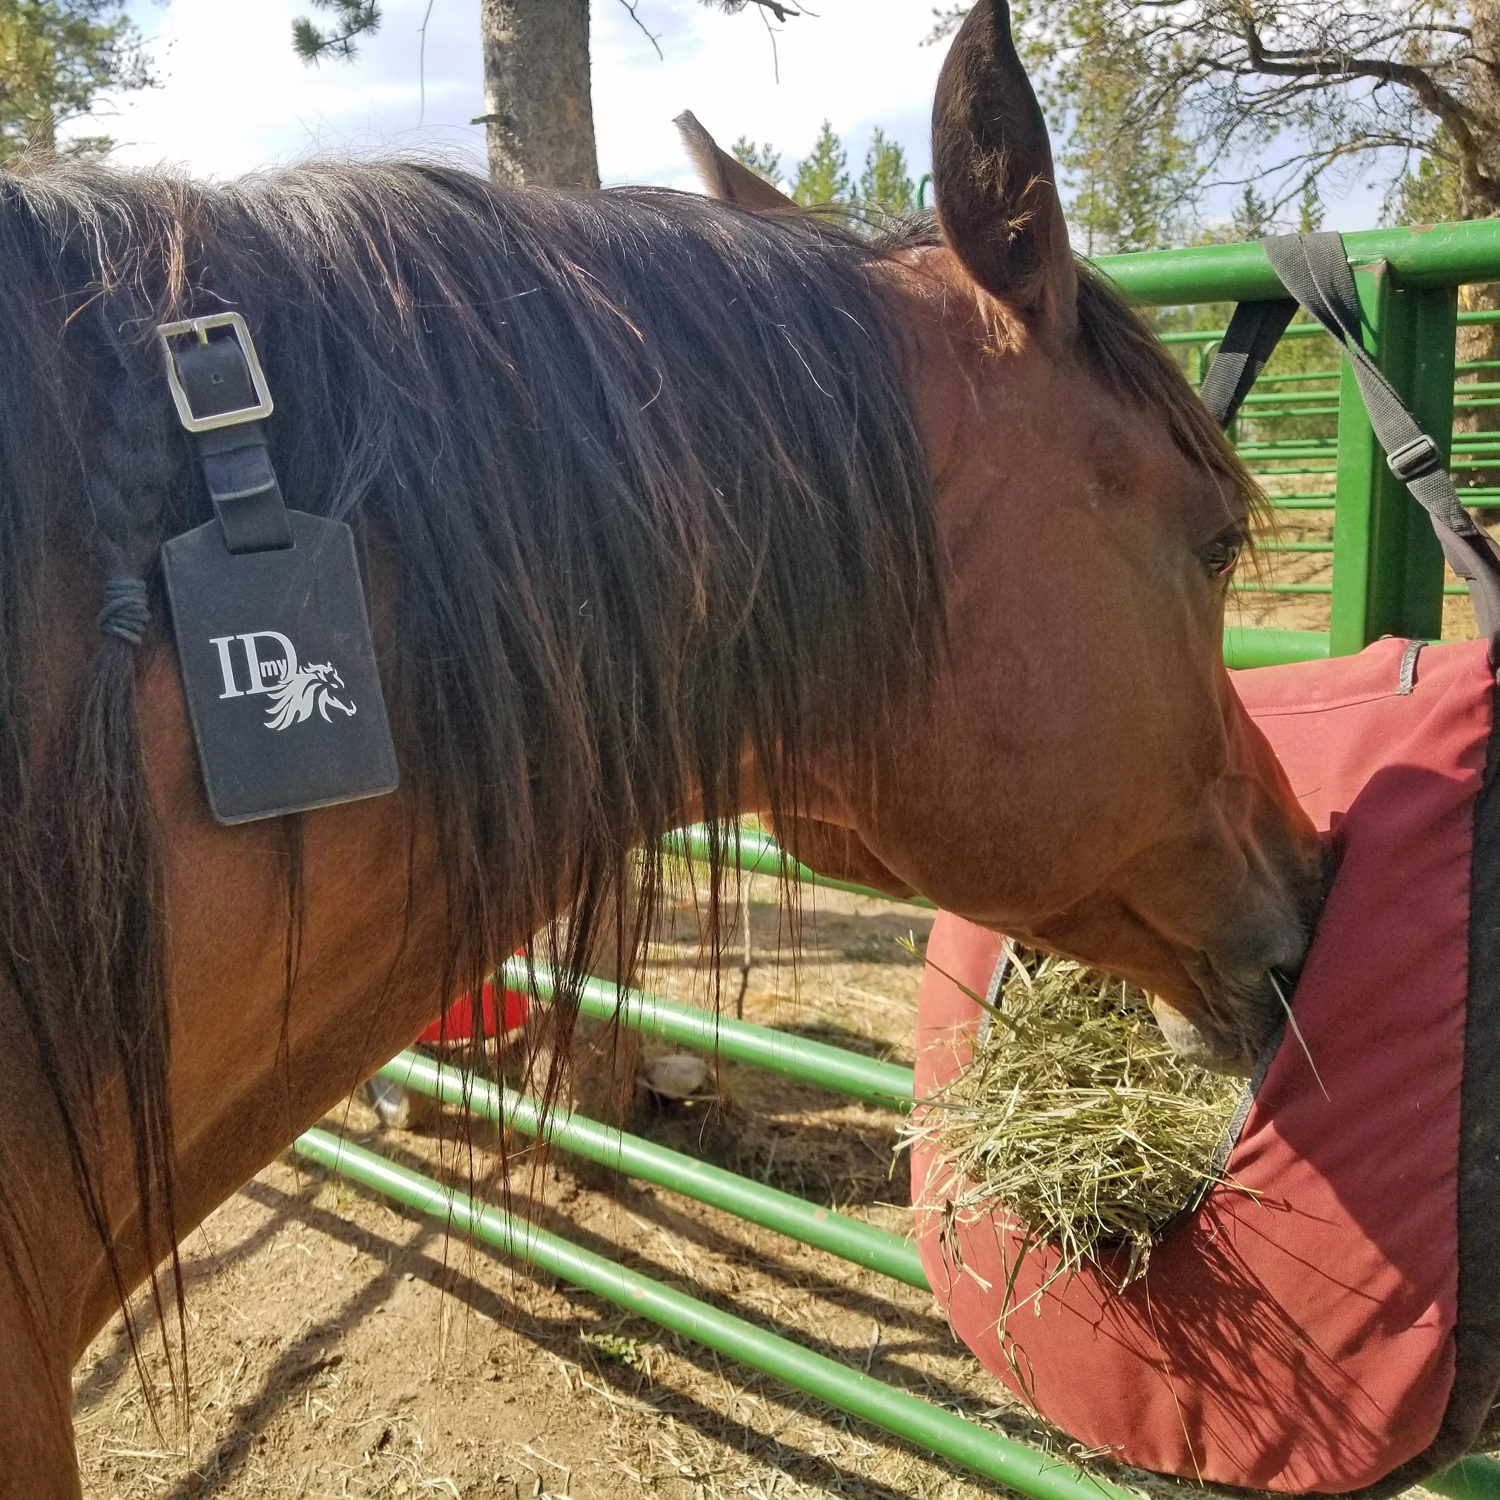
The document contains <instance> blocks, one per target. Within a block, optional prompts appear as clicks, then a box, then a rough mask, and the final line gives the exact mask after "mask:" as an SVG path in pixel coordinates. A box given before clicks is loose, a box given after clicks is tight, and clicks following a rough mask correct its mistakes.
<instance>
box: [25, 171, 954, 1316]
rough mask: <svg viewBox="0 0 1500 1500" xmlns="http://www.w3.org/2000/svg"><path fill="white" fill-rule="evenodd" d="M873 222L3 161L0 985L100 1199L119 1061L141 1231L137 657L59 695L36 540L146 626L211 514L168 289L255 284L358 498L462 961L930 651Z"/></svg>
mask: <svg viewBox="0 0 1500 1500" xmlns="http://www.w3.org/2000/svg"><path fill="white" fill-rule="evenodd" d="M883 255H884V252H883V251H882V250H881V249H879V248H878V247H875V246H873V245H871V244H870V243H867V242H862V241H861V240H859V239H858V238H856V237H854V236H852V235H845V234H843V233H840V232H838V231H836V230H832V229H830V228H828V227H827V226H824V225H819V224H818V223H817V222H816V221H809V220H801V219H797V218H795V217H794V218H791V219H786V218H783V219H781V220H779V221H775V222H772V221H768V220H763V219H758V218H755V217H753V216H750V215H748V214H745V213H742V212H740V211H738V210H736V209H733V208H730V207H725V206H721V205H717V204H714V203H711V202H709V201H707V200H704V199H701V198H697V197H689V196H685V195H681V194H675V193H669V192H661V191H647V190H621V191H613V192H606V193H600V194H581V193H580V194H570V193H558V192H547V191H540V190H525V189H501V188H497V187H495V186H494V185H492V184H491V183H489V182H487V181H485V180H483V179H481V178H478V177H475V176H471V175H467V174H465V173H463V172H460V171H456V170H449V169H443V168H438V167H432V166H418V165H409V164H408V165H402V164H394V165H352V164H347V163H340V164H326V165H312V166H304V167H299V168H295V169H292V170H286V171H278V172H275V173H271V174H267V175H265V176H262V177H256V178H251V179H248V180H246V181H244V182H240V183H236V184H232V185H229V186H224V187H208V186H201V185H197V184H192V183H188V182H185V181H182V180H180V179H177V178H174V177H170V176H165V175H158V174H142V173H134V172H122V171H115V170H111V169H108V168H105V167H100V166H88V165H78V164H52V165H43V166H39V167H37V168H34V169H32V170H30V171H27V172H24V173H22V174H19V175H15V174H10V175H7V174H3V173H0V999H3V995H4V991H5V990H6V989H7V988H8V989H9V990H10V991H11V992H12V994H13V996H14V1002H13V1003H15V1004H16V1005H18V1006H19V1009H20V1014H21V1016H22V1017H23V1018H24V1025H25V1028H26V1030H27V1031H28V1032H29V1033H30V1035H31V1036H32V1037H33V1038H34V1039H35V1044H36V1046H37V1047H38V1048H39V1051H40V1056H41V1059H42V1065H43V1068H44V1071H45V1072H46V1074H47V1076H48V1078H49V1081H50V1087H51V1089H52V1093H53V1097H54V1100H55V1102H56V1104H57V1107H58V1109H59V1112H60V1115H61V1118H62V1119H63V1120H64V1122H65V1128H66V1129H67V1132H68V1135H69V1138H70V1146H71V1149H72V1152H73V1158H74V1162H75V1170H76V1174H77V1177H78V1181H79V1185H80V1189H81V1190H82V1191H83V1192H84V1194H85V1199H86V1201H88V1202H89V1203H91V1204H92V1205H93V1209H94V1213H95V1220H96V1224H97V1225H98V1226H99V1227H100V1230H101V1233H102V1232H103V1225H104V1207H103V1205H102V1204H101V1203H100V1202H99V1200H98V1196H97V1195H98V1192H99V1187H98V1184H97V1180H96V1174H95V1172H94V1170H93V1166H92V1161H91V1153H90V1151H89V1150H88V1148H87V1145H86V1143H87V1142H88V1140H89V1139H90V1138H91V1134H92V1125H91V1119H92V1110H93V1107H94V1102H95V1099H96V1097H97V1094H98V1091H99V1089H100V1087H101V1086H102V1084H103V1082H104V1081H105V1080H108V1079H110V1078H111V1077H115V1076H120V1075H123V1077H124V1080H125V1088H126V1094H127V1097H128V1101H129V1108H130V1118H131V1128H132V1134H133V1137H134V1145H135V1149H136V1154H137V1160H138V1162H139V1171H138V1183H139V1187H140V1190H141V1196H142V1199H143V1201H144V1202H145V1203H146V1204H147V1205H148V1206H149V1208H148V1214H149V1217H148V1224H151V1225H154V1230H153V1238H154V1242H155V1244H156V1247H157V1249H158V1251H165V1249H166V1247H167V1243H168V1241H169V1238H170V1237H171V1235H172V1233H173V1225H172V1223H171V1196H170V1194H171V1188H170V1184H171V1153H172V1137H171V1126H170V1121H169V1119H168V1117H167V1110H166V1079H167V1067H168V1057H169V1048H170V1035H169V1026H168V1019H167V1017H168V1011H167V1005H166V999H165V992H166V983H167V979H166V969H165V957H164V955H165V951H166V949H165V938H164V935H163V926H162V914H161V887H160V872H159V864H158V860H157V856H156V851H155V847H154V842H153V840H154V834H153V828H152V816H151V810H150V809H149V807H148V805H147V796H146V791H145V783H144V778H143V772H142V764H141V756H140V749H139V745H138V743H137V729H136V723H135V706H134V680H135V673H136V670H137V664H138V661H139V656H138V654H136V653H134V652H133V651H132V650H131V648H130V647H129V646H127V645H125V644H124V643H123V642H120V641H118V640H113V639H105V638H101V640H100V643H99V647H98V651H97V655H96V657H95V660H94V662H93V664H92V666H91V667H90V668H89V670H88V672H87V673H86V675H85V679H84V681H83V683H82V685H81V687H80V688H79V690H78V691H79V694H80V696H79V698H78V700H77V702H76V703H73V704H68V705H61V706H58V707H57V708H56V711H55V712H52V713H50V714H49V713H45V712H43V710H42V708H41V707H39V706H38V705H39V702H40V700H39V699H38V697H37V695H36V694H35V693H34V692H33V688H34V682H33V674H34V672H35V670H36V666H37V661H38V656H39V645H40V643H39V640H38V623H39V622H40V621H42V620H44V619H45V618H46V617H47V605H48V600H47V598H46V597H45V593H44V589H45V579H46V578H47V576H48V574H47V572H46V569H45V567H44V565H43V564H44V560H45V559H46V558H47V557H49V556H56V555H57V554H58V552H59V551H62V552H64V553H65V552H67V551H68V550H70V549H71V550H72V551H73V552H74V553H78V552H82V553H83V554H84V555H85V556H86V557H87V558H88V559H89V560H90V562H91V564H92V565H93V566H94V568H95V569H96V580H97V585H98V586H99V587H101V588H102V582H103V578H104V577H105V576H118V575H120V574H121V573H127V574H128V573H131V572H134V573H137V574H142V575H144V576H145V577H146V578H147V579H148V581H149V582H150V583H151V587H152V592H153V598H154V601H155V610H154V612H155V618H156V621H157V623H156V625H155V626H154V627H153V635H152V636H150V637H148V640H147V642H146V645H145V647H144V648H143V649H145V650H150V649H154V648H160V647H161V646H162V644H163V640H164V634H165V632H164V630H163V627H162V624H161V621H162V619H163V614H164V602H163V600H162V597H161V588H160V582H159V577H158V569H157V566H156V561H155V559H156V553H157V549H158V548H159V546H160V543H161V542H162V540H163V539H164V538H166V537H167V536H170V535H172V534H174V533H176V532H178V531H180V530H182V529H184V528H186V527H188V526H191V525H194V524H197V523H198V522H200V521H202V520H204V519H206V518H207V516H208V506H207V500H206V497H205V495H204V494H203V491H202V486H201V481H200V480H199V479H198V477H197V476H196V474H195V472H194V471H193V468H192V466H191V465H190V463H189V462H188V457H189V454H188V449H187V446H186V443H185V440H184V439H183V436H182V434H181V433H180V431H178V430H176V429H175V426H174V420H173V418H172V415H171V411H170V406H169V404H168V398H167V392H166V389H165V384H164V382H163V380H162V378H161V373H160V356H159V354H158V352H157V350H156V349H155V348H154V347H153V346H152V332H153V327H154V325H155V324H156V323H158V322H164V321H168V320H172V319H177V318H183V317H189V316H194V315H198V314H202V313H208V312H214V311H218V310H221V309H224V308H235V309H238V310H239V311H241V312H242V313H243V314H244V315H245V317H246V319H247V320H248V322H249V325H250V327H251V329H252V331H253V334H254V337H255V340H256V342H257V345H258V347H259V350H260V353H261V355H262V358H263V361H264V364H265V368H266V372H267V375H268V377H269V381H270V384H271V387H272V390H273V392H274V394H275V399H276V403H277V410H276V415H275V416H274V418H273V419H272V423H271V434H272V441H273V449H274V457H275V461H276V464H277V468H278V471H279V473H280V477H281V481H282V485H283V488H284V490H285V492H286V494H287V497H288V500H289V503H290V504H292V505H293V506H295V507H300V508H303V509H306V510H310V511H315V512H319V513H322V514H328V515H334V516H339V517H343V518H346V519H348V520H349V521H351V522H352V524H353V525H354V527H355V529H356V533H357V535H358V536H359V538H360V541H361V545H362V547H363V549H364V551H365V554H366V557H367V561H368V563H369V567H368V569H367V581H369V580H370V579H375V580H378V585H377V586H378V588H379V589H380V591H381V597H380V600H379V601H378V602H379V604H380V605H381V606H382V608H377V614H380V613H382V612H383V607H385V606H388V613H387V623H386V625H385V628H384V632H383V642H384V649H383V668H384V671H385V673H386V676H387V682H388V693H389V699H390V707H391V714H392V720H393V724H394V726H395V728H396V731H397V737H398V749H399V752H400V756H401V761H402V774H403V778H404V783H405V787H406V789H407V791H406V795H408V796H409V797H411V798H412V799H413V805H414V806H417V807H419V808H422V809H424V810H426V812H427V813H428V814H430V817H431V820H432V826H433V827H434V829H435V830H436V832H437V836H438V839H439V842H440V846H441V858H442V864H443V868H444V870H445V871H446V872H447V880H448V883H449V887H448V896H449V911H450V913H451V933H450V941H449V949H450V964H449V968H450V980H451V982H450V985H449V993H457V992H458V991H459V990H460V989H462V988H465V987H469V986H472V985H473V984H474V983H475V982H476V981H477V980H478V979H480V978H481V977H482V976H483V975H484V974H485V973H486V972H487V971H488V970H489V969H490V968H492V967H493V966H494V965H495V964H496V963H498V962H499V961H500V960H501V959H503V958H504V957H505V956H506V952H507V950H508V947H509V945H510V944H512V943H513V942H515V941H516V939H517V936H518V929H517V923H518V921H522V920H523V919H524V915H525V914H534V913H536V912H538V911H542V910H550V909H551V908H552V906H553V904H554V900H555V893H557V892H558V891H562V892H564V893H568V894H571V896H572V897H574V898H575V912H576V915H575V918H574V920H573V921H572V923H571V924H570V926H569V928H568V933H569V939H568V941H569V948H570V952H569V954H568V961H569V962H570V963H571V964H572V966H573V967H574V968H575V969H577V968H579V967H581V966H582V965H583V963H584V962H585V960H586V958H587V955H588V951H589V949H590V948H591V947H596V946H597V943H598V940H599V934H598V933H597V931H595V928H596V926H597V921H598V916H597V914H598V913H599V912H600V911H602V910H606V909H609V904H610V901H611V899H612V896H613V894H614V893H615V891H616V890H617V888H618V887H619V885H620V884H621V882H622V881H623V880H624V879H625V878H626V871H627V868H628V855H629V850H630V849H631V848H632V846H634V845H635V844H636V843H637V842H638V841H640V840H641V839H642V838H649V837H651V836H654V835H655V834H657V833H659V832H661V831H662V830H663V829H664V828H666V827H669V826H671V825H672V824H673V823H674V822H675V821H677V819H678V818H679V817H680V816H681V811H682V808H683V805H684V800H685V796H686V794H687V792H688V791H689V789H696V790H697V791H698V794H699V796H700V798H701V806H702V810H703V814H704V816H706V817H707V818H708V819H715V818H718V817H721V816H724V815H727V814H730V813H732V812H734V811H735V810H736V809H737V807H738V805H739V797H740V790H741V789H740V786H739V778H740V765H741V761H742V756H743V751H744V749H745V747H746V746H750V747H752V748H753V749H754V750H755V751H756V753H757V756H758V760H759V763H760V765H761V767H762V769H763V770H764V772H765V774H766V775H767V777H768V779H769V794H770V801H771V804H772V810H773V812H775V813H776V814H777V815H779V816H783V817H785V816H788V815H792V814H794V813H795V810H796V807H797V805H798V800H799V781H798V772H799V768H800V767H802V766H803V765H805V762H806V757H807V755H808V754H809V753H810V752H812V751H813V750H816V749H819V748H822V747H829V746H838V745H841V744H846V745H847V744H851V743H853V742H855V741H856V740H857V738H858V736H859V735H860V734H861V733H862V732H867V731H868V729H869V727H870V726H872V725H878V724H879V722H880V721H881V719H882V717H883V716H884V714H885V713H886V711H887V710H888V709H890V708H891V707H892V706H893V705H894V704H895V703H896V702H898V701H899V700H901V699H902V698H903V696H904V695H905V694H906V693H907V692H908V690H909V689H910V687H911V685H912V683H913V682H914V681H915V680H917V679H918V678H919V677H920V674H921V673H922V672H923V671H924V670H925V669H926V668H925V665H924V664H925V663H927V662H929V661H930V659H931V655H932V651H933V648H934V646H935V644H936V641H937V638H938V634H939V632H940V628H941V626H940V620H941V597H940V595H941V589H940V582H939V573H940V568H939V559H938V552H937V544H936V541H935V537H934V529H933V518H932V513H931V506H930V499H929V481H928V474H927V467H926V462H925V458H924V454H923V452H922V447H921V443H920V441H919V437H918V434H917V431H916V428H915V424H914V420H913V416H912V412H911V407H910V400H909V394H908V390H907V385H906V378H905V373H904V369H903V359H902V350H901V347H900V344H899V339H898V336H897V334H896V332H895V330H894V329H893V327H892V324H891V321H890V317H889V314H888V311H887V309H886V306H885V305H884V304H883V302H882V298H881V296H880V293H879V290H878V287H877V282H878V279H879V277H880V275H881V274H882V273H881V269H880V263H881V261H882V258H883ZM291 841H292V843H294V842H295V828H293V832H292V835H291ZM289 857H290V858H291V861H292V866H293V868H294V867H295V858H294V853H293V855H292V856H289ZM657 875H658V870H657V867H656V865H655V864H654V863H653V862H652V861H650V860H648V861H647V863H646V868H645V875H644V880H643V884H644V888H645V896H646V900H645V905H644V911H643V914H642V916H641V918H640V920H639V922H637V923H635V924H633V929H634V930H632V931H629V932H624V931H621V932H617V933H614V934H611V935H610V936H611V939H612V940H613V941H615V942H616V943H617V944H618V945H620V946H622V947H623V948H625V949H630V948H632V947H633V946H634V945H635V944H636V943H638V941H639V940H640V937H641V933H642V931H643V930H644V927H645V925H646V922H647V921H648V920H649V912H650V903H651V900H652V899H653V898H654V893H655V889H656V883H657ZM38 893H41V895H40V896H39V895H38ZM290 941H291V938H290V937H289V942H290ZM438 1000H439V997H438V996H434V1008H436V1006H437V1003H438ZM4 1198H5V1184H4V1182H3V1181H0V1211H3V1209H4V1207H5V1201H4ZM5 1238H6V1237H5V1235H4V1233H3V1212H0V1244H3V1242H4V1240H5ZM10 1259H11V1262H12V1267H13V1269H15V1268H16V1263H15V1258H14V1255H13V1254H12V1255H11V1256H10ZM121 1290H122V1292H123V1288H121Z"/></svg>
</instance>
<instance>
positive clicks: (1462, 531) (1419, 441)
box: [1199, 231, 1500, 640]
mask: <svg viewBox="0 0 1500 1500" xmlns="http://www.w3.org/2000/svg"><path fill="white" fill-rule="evenodd" d="M1262 248H1263V249H1264V250H1265V252H1266V259H1267V260H1269V261H1270V262H1271V269H1272V270H1274V271H1275V272H1276V274H1277V276H1278V277H1279V278H1280V280H1281V284H1282V285H1283V286H1284V287H1285V288H1286V289H1287V291H1288V292H1290V293H1291V297H1287V298H1276V299H1275V300H1272V301H1268V302H1241V303H1240V304H1239V306H1238V307H1236V308H1235V310H1234V317H1233V318H1232V319H1231V320H1230V323H1229V327H1228V329H1227V330H1226V331H1225V334H1224V342H1223V343H1222V344H1221V345H1220V346H1219V351H1218V353H1217V354H1215V355H1214V358H1213V363H1212V364H1210V365H1209V367H1208V373H1207V374H1206V375H1205V376H1204V377H1203V387H1202V390H1201V391H1200V392H1199V395H1200V396H1201V398H1202V400H1203V403H1204V405H1205V406H1207V407H1208V409H1209V410H1210V411H1211V412H1212V413H1213V414H1214V416H1215V417H1216V418H1217V420H1218V421H1219V423H1220V425H1221V426H1225V427H1227V426H1228V425H1229V423H1230V422H1232V421H1233V420H1234V417H1235V414H1236V413H1237V412H1238V411H1239V409H1240V406H1241V404H1242V403H1243V402H1244V399H1245V397H1246V396H1247V395H1249V393H1250V387H1251V386H1252V385H1253V384H1254V383H1255V379H1256V377H1257V376H1258V375H1259V374H1260V372H1261V370H1262V369H1263V368H1264V367H1265V363H1266V361H1267V360H1268V359H1269V358H1270V357H1271V351H1272V350H1273V349H1275V347H1276V343H1277V340H1278V339H1280V337H1281V335H1282V333H1283V332H1284V331H1285V329H1286V326H1287V324H1288V323H1290V322H1291V320H1292V318H1293V316H1294V315H1295V314H1296V311H1297V308H1298V307H1299V306H1301V307H1305V308H1306V309H1307V311H1308V312H1309V313H1311V314H1312V316H1313V317H1314V318H1316V319H1317V321H1318V322H1319V323H1321V324H1322V325H1323V327H1324V328H1325V329H1326V330H1327V331H1328V333H1329V334H1331V335H1332V336H1333V338H1334V339H1336V340H1337V341H1338V343H1339V344H1340V345H1342V347H1343V350H1344V353H1345V355H1346V356H1347V357H1348V359H1349V363H1350V367H1351V368H1352V369H1353V371H1354V378H1355V380H1357V381H1358V382H1359V391H1360V395H1362V396H1363V397H1364V401H1365V410H1366V411H1367V412H1368V413H1369V417H1370V426H1371V428H1372V429H1373V430H1374V433H1375V438H1376V441H1377V442H1378V443H1379V444H1380V446H1381V448H1382V449H1383V450H1384V452H1385V455H1386V462H1387V463H1388V464H1389V465H1390V469H1391V473H1393V474H1394V475H1395V476H1396V478H1397V479H1399V480H1400V481H1401V482H1402V483H1403V484H1404V485H1405V486H1406V488H1407V491H1408V492H1409V493H1410V495H1411V497H1412V499H1413V500H1415V501H1416V502H1417V504H1418V505H1420V506H1421V507H1422V509H1423V510H1425V511H1426V512H1427V514H1428V516H1429V517H1431V519H1432V528H1433V530H1434V531H1435V532H1437V537H1438V541H1439V542H1440V543H1441V544H1442V548H1443V556H1444V557H1446V558H1447V559H1448V563H1449V566H1450V567H1452V569H1453V571H1454V572H1455V573H1457V574H1458V575H1459V577H1460V578H1462V579H1463V580H1464V582H1465V583H1467V584H1468V586H1469V597H1470V598H1471V599H1472V600H1473V603H1474V613H1475V615H1476V617H1477V618H1478V620H1479V630H1480V633H1481V634H1482V635H1483V636H1485V637H1486V638H1487V639H1489V640H1494V639H1495V637H1496V636H1497V635H1500V551H1497V550H1496V548H1495V544H1494V542H1492V541H1491V540H1490V538H1489V537H1488V536H1487V535H1486V534H1485V532H1484V531H1483V530H1481V529H1480V527H1479V526H1478V524H1477V523H1476V522H1475V520H1474V518H1473V517H1472V516H1471V515H1470V514H1469V512H1468V511H1467V510H1465V509H1464V507H1463V506H1462V505H1461V504H1459V500H1458V494H1457V491H1456V490H1455V489H1454V487H1453V479H1452V476H1451V475H1450V474H1449V473H1448V470H1447V469H1446V468H1445V467H1444V464H1443V457H1442V450H1441V449H1440V448H1439V447H1438V445H1437V443H1436V441H1435V440H1434V439H1433V437H1432V436H1431V434H1430V433H1427V432H1424V431H1423V430H1422V427H1421V425H1420V424H1419V423H1418V421H1417V419H1416V418H1415V417H1414V416H1412V414H1411V412H1410V410H1408V408H1407V406H1406V403H1405V402H1404V401H1403V400H1402V399H1401V397H1400V396H1399V395H1398V394H1397V392H1396V388H1395V387H1394V386H1393V385H1392V384H1391V383H1390V381H1389V380H1387V379H1386V378H1385V376H1384V375H1383V374H1382V373H1381V370H1380V367H1379V366H1378V365H1377V364H1376V363H1375V361H1374V360H1373V359H1371V358H1370V356H1369V354H1368V353H1367V352H1366V351H1365V347H1364V343H1363V341H1362V339H1361V336H1360V315H1359V294H1358V292H1357V291H1356V290H1355V286H1354V277H1353V275H1352V274H1351V273H1350V271H1349V258H1348V254H1347V252H1346V251H1345V249H1344V241H1343V238H1342V236H1340V235H1338V234H1334V233H1332V232H1326V231H1325V232H1323V233H1320V234H1287V235H1279V236H1277V237H1276V238H1274V239H1269V240H1265V241H1263V243H1262Z"/></svg>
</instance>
